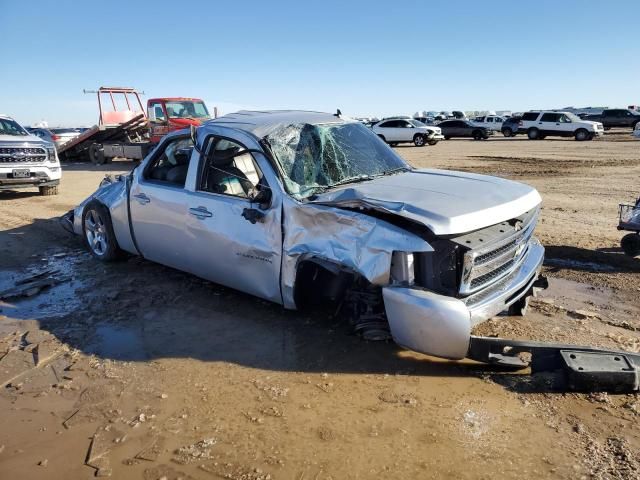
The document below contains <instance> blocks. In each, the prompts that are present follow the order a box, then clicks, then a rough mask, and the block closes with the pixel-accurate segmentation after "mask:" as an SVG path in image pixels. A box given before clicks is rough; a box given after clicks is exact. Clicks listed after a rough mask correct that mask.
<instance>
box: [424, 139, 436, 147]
mask: <svg viewBox="0 0 640 480" xmlns="http://www.w3.org/2000/svg"><path fill="white" fill-rule="evenodd" d="M427 143H428V144H429V145H430V146H432V147H433V146H434V145H437V144H438V140H429V141H428V142H427Z"/></svg>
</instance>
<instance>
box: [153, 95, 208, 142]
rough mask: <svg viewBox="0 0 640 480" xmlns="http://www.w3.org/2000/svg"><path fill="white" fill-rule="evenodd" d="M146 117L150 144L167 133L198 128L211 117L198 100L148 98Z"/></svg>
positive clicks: (202, 103)
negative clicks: (149, 129)
mask: <svg viewBox="0 0 640 480" xmlns="http://www.w3.org/2000/svg"><path fill="white" fill-rule="evenodd" d="M147 116H148V118H149V126H150V128H151V143H158V142H159V141H160V139H161V138H162V137H163V136H164V135H166V134H167V133H169V132H173V131H174V130H181V129H183V128H188V127H190V126H191V125H193V126H196V127H197V126H199V125H201V124H202V123H203V122H205V121H207V120H209V119H210V118H211V115H209V111H208V110H207V106H206V105H205V104H204V102H203V101H202V100H200V99H199V98H185V97H175V98H150V99H149V100H148V101H147Z"/></svg>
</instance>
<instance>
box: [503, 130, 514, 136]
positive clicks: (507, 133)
mask: <svg viewBox="0 0 640 480" xmlns="http://www.w3.org/2000/svg"><path fill="white" fill-rule="evenodd" d="M502 135H504V136H505V137H507V138H509V137H513V130H511V129H510V128H503V129H502Z"/></svg>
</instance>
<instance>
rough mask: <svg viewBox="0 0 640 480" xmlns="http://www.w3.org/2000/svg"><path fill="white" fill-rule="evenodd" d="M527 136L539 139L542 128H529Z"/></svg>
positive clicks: (530, 138) (531, 138)
mask: <svg viewBox="0 0 640 480" xmlns="http://www.w3.org/2000/svg"><path fill="white" fill-rule="evenodd" d="M527 137H528V138H529V140H538V138H539V137H540V130H538V129H537V128H530V129H529V130H527Z"/></svg>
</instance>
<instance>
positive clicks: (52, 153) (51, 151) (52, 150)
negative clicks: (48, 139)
mask: <svg viewBox="0 0 640 480" xmlns="http://www.w3.org/2000/svg"><path fill="white" fill-rule="evenodd" d="M46 149H47V158H48V159H49V161H50V162H55V161H56V160H57V156H56V147H54V146H53V145H47V147H46Z"/></svg>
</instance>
